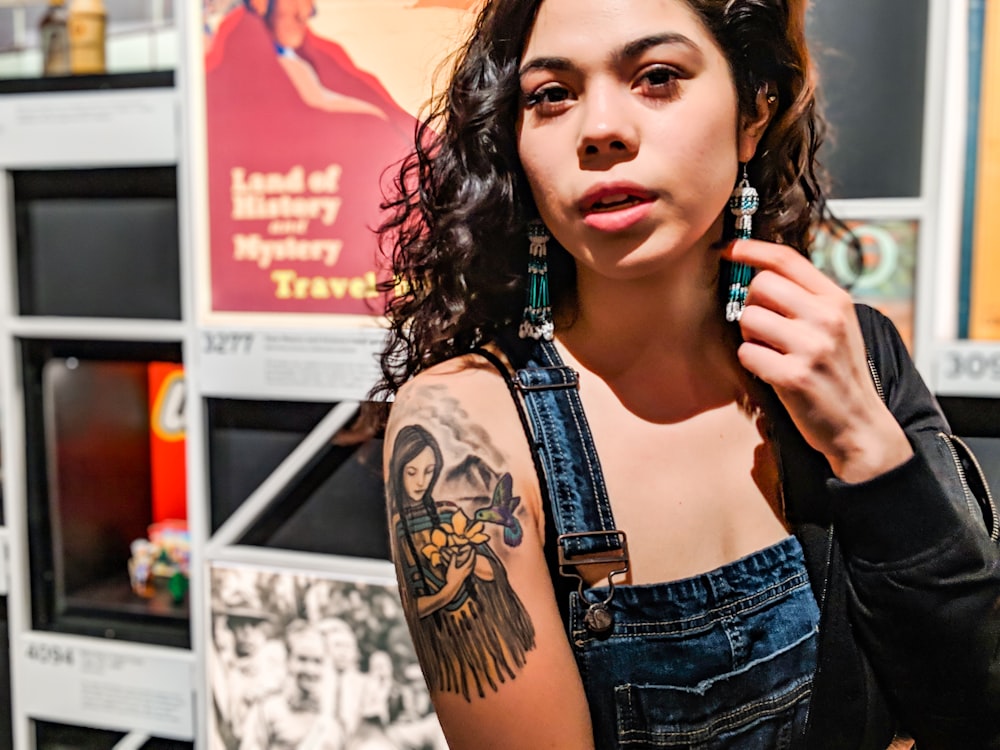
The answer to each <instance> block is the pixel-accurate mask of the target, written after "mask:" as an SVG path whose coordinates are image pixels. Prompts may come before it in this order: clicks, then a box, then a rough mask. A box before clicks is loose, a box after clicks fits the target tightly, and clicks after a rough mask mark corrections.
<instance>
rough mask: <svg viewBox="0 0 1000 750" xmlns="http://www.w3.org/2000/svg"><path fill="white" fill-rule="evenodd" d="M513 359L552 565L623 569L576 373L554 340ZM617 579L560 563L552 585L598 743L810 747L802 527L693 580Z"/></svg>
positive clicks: (812, 664)
mask: <svg viewBox="0 0 1000 750" xmlns="http://www.w3.org/2000/svg"><path fill="white" fill-rule="evenodd" d="M508 356H510V353H509V352H508ZM511 361H512V362H513V363H514V366H515V367H516V368H518V369H517V370H516V372H515V375H514V378H513V380H512V381H511V380H510V379H509V375H508V383H509V385H510V387H511V391H512V393H514V395H515V402H517V404H518V407H519V411H520V413H521V418H522V421H523V422H524V426H525V429H526V431H528V434H529V443H530V444H531V446H532V448H533V454H534V457H535V460H536V468H538V469H539V475H540V477H541V476H544V479H545V481H544V484H543V487H542V491H543V494H547V497H548V503H547V505H548V506H549V507H548V509H547V525H549V526H554V532H555V534H557V535H558V536H557V537H556V540H555V541H556V544H557V547H556V554H555V557H556V559H555V560H553V561H552V562H553V564H554V567H555V568H557V570H558V572H559V573H560V574H562V575H563V576H567V575H569V576H572V575H574V574H575V573H576V572H577V570H578V568H579V567H581V566H585V565H590V564H606V563H608V562H611V563H614V564H615V567H616V568H617V569H618V570H620V571H625V570H627V568H628V551H627V540H626V537H625V534H624V533H623V532H621V531H620V530H618V529H617V528H616V526H615V522H614V518H613V516H612V513H611V507H610V504H609V502H608V497H607V490H606V488H605V485H604V480H603V475H602V472H601V467H600V463H599V462H598V459H597V454H596V451H595V448H594V444H593V439H592V437H591V434H590V430H589V428H588V426H587V421H586V417H585V416H584V413H583V409H582V405H581V402H580V398H579V393H578V390H577V389H578V378H577V374H576V373H575V372H574V371H573V370H571V369H569V368H567V367H566V366H565V365H564V364H563V362H562V361H561V359H560V357H559V355H558V353H557V351H556V349H555V347H554V346H553V345H552V344H550V343H547V342H540V343H539V344H537V345H536V346H535V347H534V348H533V350H532V352H531V354H530V355H528V357H527V361H525V360H524V358H522V359H521V361H518V360H517V359H515V358H514V357H511ZM504 371H505V372H506V370H504ZM520 399H523V407H522V405H521V401H520ZM525 412H526V414H525ZM529 423H530V424H529ZM664 553H665V554H670V551H669V550H665V551H664ZM616 578H617V579H620V578H621V576H620V575H619V576H615V575H610V576H609V577H608V580H609V585H608V586H607V587H594V588H587V587H585V586H584V585H583V583H582V581H580V582H579V586H578V587H577V589H576V590H573V587H572V586H570V587H567V586H565V585H564V584H565V582H566V581H567V579H565V578H563V579H562V580H560V577H559V576H557V575H556V574H555V572H553V580H554V583H555V584H556V590H557V591H560V590H562V591H567V592H568V597H563V598H564V601H562V602H560V606H561V607H562V608H563V612H564V617H565V618H566V621H567V630H568V635H569V639H570V643H571V646H572V649H573V654H574V656H575V658H576V662H577V665H578V667H579V670H580V674H581V676H582V678H583V684H584V688H585V690H586V694H587V700H588V703H589V706H590V714H591V719H592V722H593V729H594V741H595V743H596V746H597V748H598V750H611V749H612V748H660V747H663V748H698V749H699V750H702V749H704V750H708V749H712V750H716V749H717V748H741V749H742V748H754V749H755V750H765V749H766V750H772V749H775V748H777V749H780V748H793V747H801V746H802V744H801V743H802V738H803V735H804V733H805V727H806V723H807V718H808V711H809V699H810V694H811V690H812V682H813V675H814V672H815V670H816V646H817V632H818V627H819V609H818V607H817V605H816V601H815V599H814V597H813V594H812V591H811V589H810V586H809V580H808V576H807V573H806V568H805V565H804V561H803V555H802V549H801V547H800V545H799V542H798V540H797V539H796V538H795V537H794V536H789V537H787V538H785V539H783V540H782V541H780V542H778V543H777V544H775V545H773V546H771V547H768V548H766V549H764V550H761V551H759V552H755V553H753V554H751V555H748V556H747V557H744V558H741V559H739V560H736V561H734V562H731V563H728V564H726V565H723V566H722V567H720V568H718V569H716V570H713V571H711V572H708V573H704V574H701V575H697V576H694V577H692V578H687V579H683V580H679V581H672V582H668V583H657V584H649V585H616V584H615V580H616Z"/></svg>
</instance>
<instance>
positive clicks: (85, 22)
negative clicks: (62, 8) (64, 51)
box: [67, 0, 108, 75]
mask: <svg viewBox="0 0 1000 750" xmlns="http://www.w3.org/2000/svg"><path fill="white" fill-rule="evenodd" d="M107 21H108V13H107V10H106V9H105V7H104V0H71V2H70V5H69V18H68V21H67V23H68V27H69V61H70V71H71V72H72V73H73V74H74V75H88V74H97V73H105V72H107V61H106V47H107V44H106V36H107V31H106V29H107Z"/></svg>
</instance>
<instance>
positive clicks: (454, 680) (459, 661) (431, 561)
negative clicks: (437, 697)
mask: <svg viewBox="0 0 1000 750" xmlns="http://www.w3.org/2000/svg"><path fill="white" fill-rule="evenodd" d="M443 468H444V466H443V456H442V453H441V448H440V447H439V445H438V442H437V440H436V439H435V438H434V437H433V436H432V435H431V434H430V433H429V432H428V431H427V430H425V429H424V428H422V427H420V426H417V425H410V426H406V427H404V428H403V429H401V430H400V431H399V434H398V435H397V437H396V441H395V445H394V448H393V453H392V463H391V466H390V468H389V477H390V484H389V487H388V492H389V496H390V498H391V502H392V506H391V507H392V508H393V512H394V517H393V519H392V524H391V526H392V528H393V530H394V533H395V534H396V536H397V537H398V538H399V540H400V549H401V552H402V554H401V557H400V567H401V569H400V570H399V571H398V574H399V576H400V578H401V580H403V581H405V582H406V583H407V585H408V586H410V587H412V589H413V591H415V592H417V594H416V606H415V612H414V617H415V618H416V620H417V621H416V622H415V623H412V624H411V629H412V632H413V635H414V642H415V645H416V647H417V651H418V652H423V653H429V654H433V657H432V658H430V659H428V660H427V663H426V665H425V674H426V677H427V680H428V683H429V684H430V685H431V686H432V688H433V689H438V690H444V691H448V692H454V693H461V694H462V695H464V696H465V697H466V698H468V697H469V696H470V694H472V693H477V694H478V695H480V696H482V695H484V691H485V688H486V686H487V684H488V685H489V687H490V688H492V689H494V690H495V689H496V688H497V683H498V682H505V681H506V680H507V679H510V678H512V677H513V676H514V671H513V670H514V669H515V668H519V667H521V666H523V664H524V657H525V653H526V652H527V651H528V650H530V649H531V648H532V646H533V644H534V629H533V627H532V625H531V622H530V621H529V620H528V618H527V617H526V616H525V613H524V608H523V605H522V604H521V601H520V599H518V597H517V595H516V594H515V593H514V591H513V590H512V589H511V587H510V584H509V583H508V581H507V572H506V570H505V568H504V566H503V564H502V563H501V561H500V558H499V557H498V556H497V554H496V553H495V552H494V550H493V549H492V547H491V545H490V542H491V541H493V537H491V535H490V534H488V533H487V532H486V523H487V522H490V523H491V525H495V524H500V532H496V533H495V536H500V537H501V538H503V540H504V542H505V543H506V544H507V545H509V546H516V544H517V542H518V541H519V539H520V526H519V525H516V524H517V521H516V519H514V518H513V514H512V513H511V512H510V509H511V508H512V507H514V505H516V502H517V498H513V497H511V496H510V494H509V493H510V484H509V476H506V475H505V476H504V477H502V478H501V479H500V480H499V481H498V482H497V489H496V490H495V492H494V498H493V503H491V504H489V505H487V506H484V507H482V508H480V509H479V510H477V511H474V512H473V514H472V516H473V517H472V518H470V516H469V514H467V513H466V512H465V510H464V509H463V508H461V507H459V505H457V504H456V503H454V502H450V501H436V500H435V498H434V496H433V491H434V488H435V485H436V484H437V481H438V477H439V476H440V474H441V472H442V470H443ZM504 492H506V493H507V495H506V497H504ZM505 504H506V507H505ZM480 510H481V511H483V512H482V513H480V512H479V511H480ZM477 518H479V519H480V520H474V519H477ZM505 523H506V524H507V525H504V524H505ZM441 632H446V633H447V634H448V635H447V638H446V639H444V640H446V641H451V642H453V643H456V642H457V643H461V646H460V647H456V648H450V649H442V648H439V646H440V644H441V643H442V642H443V640H442V638H441V636H440V633H441ZM483 664H490V665H496V666H495V668H491V669H489V670H485V669H483V668H482V665H483Z"/></svg>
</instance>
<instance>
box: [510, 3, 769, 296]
mask: <svg viewBox="0 0 1000 750" xmlns="http://www.w3.org/2000/svg"><path fill="white" fill-rule="evenodd" d="M521 90H522V107H521V114H520V118H519V122H518V152H519V155H520V158H521V163H522V165H523V167H524V170H525V173H526V175H527V177H528V181H529V183H530V185H531V190H532V194H533V196H534V199H535V202H536V205H537V206H538V209H539V212H540V214H541V217H542V219H543V221H544V222H545V223H546V225H547V226H548V227H549V229H550V231H551V232H552V233H553V235H554V236H555V237H556V239H558V240H559V242H560V244H562V245H563V247H565V248H566V249H567V250H568V251H569V252H570V253H571V254H572V255H573V256H574V257H575V258H576V261H577V265H578V267H579V268H580V271H581V274H582V273H585V272H586V271H588V270H589V271H591V272H594V273H597V274H600V275H602V276H607V277H610V278H620V279H629V278H636V277H638V276H641V275H644V274H647V273H649V272H651V270H653V269H655V268H660V267H662V266H661V265H660V264H661V263H662V261H663V259H664V258H670V257H676V256H678V255H679V254H683V253H684V252H685V251H686V250H688V249H690V248H696V249H698V250H699V251H701V252H704V251H706V250H707V248H708V247H709V246H710V245H711V244H712V243H713V242H716V241H718V240H719V239H721V231H722V221H721V217H722V211H723V209H724V208H725V206H726V203H727V201H728V198H729V195H730V193H731V192H732V189H733V185H734V184H735V181H736V176H737V168H738V161H746V160H748V159H749V158H750V157H751V156H752V155H753V150H754V148H755V147H756V136H752V135H751V134H750V132H749V129H748V128H744V127H741V124H740V118H739V116H738V111H737V95H736V89H735V86H734V84H733V80H732V77H731V74H730V71H729V66H728V63H727V61H726V58H725V57H724V55H723V54H722V51H721V50H720V49H719V47H718V46H717V44H716V43H715V40H714V39H713V37H712V36H711V34H710V33H709V32H708V30H707V29H706V28H705V27H704V25H703V24H702V23H701V21H700V19H698V17H697V16H696V15H695V14H694V13H693V11H691V10H690V8H689V7H688V6H687V4H686V3H685V2H683V0H544V2H543V3H542V5H541V7H540V9H539V11H538V16H537V18H536V21H535V25H534V27H533V29H532V31H531V34H530V36H529V37H528V41H527V44H526V46H525V49H524V53H523V55H522V59H521Z"/></svg>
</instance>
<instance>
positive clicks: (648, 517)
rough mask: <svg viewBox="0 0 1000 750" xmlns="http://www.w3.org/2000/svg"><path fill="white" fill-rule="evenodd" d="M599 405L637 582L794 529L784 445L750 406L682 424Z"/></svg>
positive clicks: (689, 568) (730, 555)
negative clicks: (786, 494) (780, 453)
mask: <svg viewBox="0 0 1000 750" xmlns="http://www.w3.org/2000/svg"><path fill="white" fill-rule="evenodd" d="M590 413H591V414H592V415H593V416H591V417H590V418H589V421H590V425H591V430H592V432H593V436H594V443H595V447H596V449H597V454H598V456H599V459H600V463H601V467H602V470H603V473H604V478H605V482H606V485H607V489H608V496H609V498H610V503H611V510H612V513H613V514H614V518H615V522H616V525H617V527H618V528H619V529H620V530H622V531H624V532H625V534H626V535H627V538H628V544H629V551H630V565H631V576H632V580H631V582H632V583H649V582H655V581H663V580H676V579H679V578H684V577H688V576H691V575H695V574H697V573H702V572H705V571H708V570H712V569H714V568H717V567H719V566H721V565H723V564H725V563H727V562H730V561H732V560H734V559H737V558H739V557H743V556H745V555H747V554H749V553H751V552H754V551H756V550H759V549H762V548H764V547H767V546H769V545H771V544H773V543H774V542H776V541H778V540H779V539H781V538H783V537H784V536H786V535H787V533H788V531H787V528H786V526H785V522H784V514H783V510H782V503H781V497H782V494H781V481H780V473H781V472H780V468H779V465H778V460H777V458H776V455H777V454H776V451H775V449H774V446H773V445H772V443H771V442H770V441H769V440H768V438H767V437H766V430H764V429H763V428H762V425H761V424H760V422H759V420H758V419H757V418H755V417H753V416H752V415H748V414H747V413H746V412H744V411H743V410H742V408H741V407H740V406H738V405H736V404H732V403H731V404H728V405H724V406H720V407H718V408H715V409H710V410H706V411H703V412H701V413H698V414H696V415H694V416H692V417H690V418H689V419H686V420H683V421H680V422H676V423H672V424H651V423H648V422H645V421H643V420H641V419H638V418H637V417H635V416H634V415H632V414H629V413H628V412H626V411H624V410H616V409H614V408H611V407H609V408H604V409H598V410H596V411H595V410H591V411H590Z"/></svg>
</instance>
